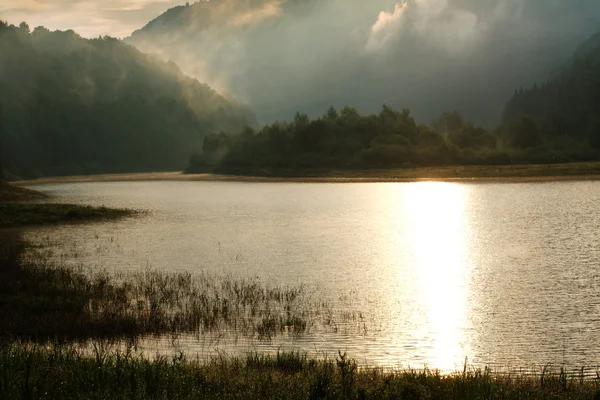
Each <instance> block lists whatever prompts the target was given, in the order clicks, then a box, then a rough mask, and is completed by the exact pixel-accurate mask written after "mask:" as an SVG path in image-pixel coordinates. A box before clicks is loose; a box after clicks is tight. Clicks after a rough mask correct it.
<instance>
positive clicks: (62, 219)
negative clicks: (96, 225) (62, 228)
mask: <svg viewBox="0 0 600 400" xmlns="http://www.w3.org/2000/svg"><path fill="white" fill-rule="evenodd" d="M135 213H136V212H135V211H132V210H126V209H113V208H107V207H90V206H79V205H73V204H33V203H0V228H15V227H21V226H31V225H53V224H60V223H74V222H87V221H99V220H110V219H117V218H122V217H126V216H130V215H134V214H135Z"/></svg>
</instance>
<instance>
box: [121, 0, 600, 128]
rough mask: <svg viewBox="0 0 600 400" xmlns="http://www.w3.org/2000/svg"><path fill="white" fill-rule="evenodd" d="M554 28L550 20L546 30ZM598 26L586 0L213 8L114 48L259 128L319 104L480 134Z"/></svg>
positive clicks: (326, 0) (200, 6)
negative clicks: (451, 121) (452, 112)
mask: <svg viewBox="0 0 600 400" xmlns="http://www.w3.org/2000/svg"><path fill="white" fill-rule="evenodd" d="M557 21H560V23H557ZM599 22H600V4H599V3H598V2H597V1H592V0H571V1H565V0H558V1H553V2H548V1H541V0H529V1H526V0H487V1H475V0H448V1H437V0H423V1H419V2H415V1H411V0H409V1H406V2H399V3H396V2H393V1H388V0H374V1H371V2H368V3H365V2H362V1H358V0H344V1H342V0H323V1H314V0H313V1H297V0H295V1H290V0H288V1H285V0H252V1H235V0H212V1H208V2H207V1H200V2H196V3H193V4H189V5H188V6H180V7H175V8H173V9H171V10H168V11H167V12H165V13H164V14H163V15H161V16H159V17H157V18H156V19H155V20H153V21H151V22H150V23H149V24H148V25H146V26H145V27H143V28H142V29H140V30H138V31H136V32H134V33H133V34H132V36H131V37H129V38H127V39H125V40H126V41H127V42H128V43H131V44H133V45H135V46H136V47H138V48H139V49H141V50H142V51H145V52H150V53H156V54H159V55H161V56H162V57H163V58H165V59H168V60H173V61H174V62H176V63H177V64H178V65H179V66H180V67H181V68H182V70H183V71H184V72H185V73H186V74H188V75H191V76H195V77H197V78H199V79H200V80H202V81H205V82H207V83H209V84H211V85H212V86H213V87H216V88H218V89H219V90H221V91H226V92H229V93H231V94H232V95H233V96H235V97H236V98H237V99H239V100H240V101H243V102H244V103H247V104H249V106H250V107H251V108H252V109H253V110H254V111H255V112H256V113H257V115H258V116H259V119H260V120H261V122H263V123H268V122H271V121H273V120H276V119H291V118H292V117H293V115H294V114H295V112H296V111H298V110H302V111H306V112H308V114H309V115H312V116H318V115H322V113H323V112H324V111H325V110H326V109H327V108H328V107H329V106H330V105H333V106H335V107H337V108H342V107H343V106H344V105H354V106H356V107H357V108H358V109H359V110H360V111H361V112H365V113H369V112H375V111H377V110H378V109H379V107H380V106H381V104H388V105H390V106H392V107H394V108H403V107H409V108H410V109H411V110H413V112H414V114H415V116H416V117H417V118H418V119H419V120H423V121H431V120H432V119H433V118H434V117H435V116H437V115H439V114H440V113H442V112H443V111H445V110H449V109H459V110H461V111H462V112H463V113H464V114H465V115H466V116H467V117H469V118H471V119H473V120H474V121H475V122H477V123H479V124H483V125H486V126H488V127H493V126H496V125H497V124H498V123H499V122H500V118H499V116H500V115H501V112H502V108H503V106H504V103H505V101H506V99H507V98H509V97H510V95H511V94H512V90H513V88H515V87H519V86H523V87H526V86H529V85H531V84H533V83H534V82H536V81H539V80H545V79H547V78H551V77H552V76H553V74H554V73H555V72H556V71H557V70H558V69H559V68H560V66H561V65H562V64H564V62H565V60H567V59H568V58H569V57H570V56H571V54H572V53H573V49H574V48H575V47H576V46H577V44H579V43H581V42H582V41H583V40H585V39H586V38H588V37H589V36H590V35H591V34H593V33H594V32H595V31H596V29H597V26H598V25H599Z"/></svg>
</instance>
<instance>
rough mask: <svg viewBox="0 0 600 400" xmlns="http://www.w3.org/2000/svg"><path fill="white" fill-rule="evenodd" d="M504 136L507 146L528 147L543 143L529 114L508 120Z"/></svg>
mask: <svg viewBox="0 0 600 400" xmlns="http://www.w3.org/2000/svg"><path fill="white" fill-rule="evenodd" d="M505 138H506V140H507V142H508V144H509V146H511V147H514V148H517V149H529V148H532V147H537V146H541V145H542V144H543V140H542V136H541V134H540V131H539V129H538V126H537V124H536V122H535V121H534V120H533V118H532V117H531V116H530V115H522V116H520V117H518V118H515V119H513V120H512V121H510V122H509V123H508V126H507V127H506V131H505Z"/></svg>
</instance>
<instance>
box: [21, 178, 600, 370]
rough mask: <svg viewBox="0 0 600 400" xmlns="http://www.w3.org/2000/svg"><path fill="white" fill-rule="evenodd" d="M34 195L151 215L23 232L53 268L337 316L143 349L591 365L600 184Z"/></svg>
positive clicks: (211, 187)
mask: <svg viewBox="0 0 600 400" xmlns="http://www.w3.org/2000/svg"><path fill="white" fill-rule="evenodd" d="M34 188H35V189H36V190H40V191H42V192H45V193H48V194H50V195H52V196H54V198H52V199H51V200H52V201H57V202H72V203H78V204H90V205H105V206H109V207H126V208H134V209H140V210H145V211H147V213H144V214H142V215H139V216H136V217H134V218H127V219H124V220H120V221H113V222H105V223H104V222H103V223H94V224H85V225H69V226H61V227H44V228H35V229H30V230H28V231H27V232H26V235H25V238H26V239H27V240H30V241H33V242H40V243H50V245H51V246H50V247H51V250H52V254H53V257H54V258H55V259H56V260H58V261H60V262H62V263H66V264H68V265H73V266H79V265H83V266H86V267H91V268H93V269H98V270H100V269H105V270H107V271H109V272H127V271H140V270H148V269H150V270H155V271H165V272H182V271H187V272H190V273H191V274H192V275H198V276H200V275H201V274H210V275H211V276H229V277H233V278H236V279H251V278H257V279H258V280H259V281H260V282H263V283H265V284H267V285H272V286H280V287H298V286H300V285H302V286H303V290H304V291H305V292H306V293H307V296H308V298H309V299H310V302H323V303H326V304H325V306H324V309H329V308H331V310H334V311H332V315H333V316H334V317H335V318H333V321H332V322H331V324H330V325H328V326H327V327H326V329H325V328H322V327H321V325H322V324H321V323H318V324H317V323H315V324H314V326H311V328H312V329H308V330H307V331H306V332H305V333H304V334H302V335H298V334H294V332H286V333H284V334H283V335H278V336H276V337H274V338H272V340H267V341H265V340H255V339H252V340H251V339H243V338H240V337H236V335H228V334H227V333H226V332H222V333H218V334H215V333H211V334H207V335H203V336H201V337H196V336H195V335H190V336H185V335H183V336H180V337H179V338H177V339H175V340H174V339H173V338H164V339H162V340H152V339H149V340H147V341H143V342H142V343H140V345H139V346H140V348H141V350H142V351H145V352H147V353H153V352H156V351H157V350H158V351H162V352H167V353H173V352H174V351H177V350H183V351H186V352H187V353H193V354H200V355H207V354H208V355H209V354H214V353H215V352H219V351H227V352H240V351H241V352H244V351H248V350H260V351H275V352H276V351H277V349H280V348H281V349H285V350H302V351H307V352H309V353H316V354H331V355H335V354H337V351H338V350H341V351H347V352H348V354H349V355H350V356H352V357H354V358H356V359H357V361H359V362H363V363H365V364H368V365H387V366H390V365H391V366H404V367H407V366H410V367H422V366H424V365H427V366H429V367H431V368H440V369H443V370H445V369H456V368H461V367H462V365H463V363H464V361H465V358H468V361H469V364H472V365H489V366H491V367H493V368H498V369H504V368H509V369H510V368H517V367H525V368H527V367H532V368H535V367H537V366H540V365H546V364H556V365H565V366H568V367H573V368H577V367H581V366H587V367H594V366H596V365H598V364H599V363H598V360H600V336H599V335H598V331H599V330H600V235H598V233H597V230H598V227H599V226H600V209H599V208H598V199H599V198H600V182H561V183H526V184H454V183H368V184H301V183H234V182H167V181H165V182H98V183H71V184H48V185H40V186H35V187H34ZM309 322H310V321H309ZM321 328H322V329H321Z"/></svg>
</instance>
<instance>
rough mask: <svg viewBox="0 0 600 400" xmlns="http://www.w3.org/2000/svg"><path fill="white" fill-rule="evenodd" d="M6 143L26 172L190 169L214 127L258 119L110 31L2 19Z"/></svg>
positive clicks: (11, 161)
mask: <svg viewBox="0 0 600 400" xmlns="http://www.w3.org/2000/svg"><path fill="white" fill-rule="evenodd" d="M0 54H2V57H0V103H2V104H3V106H4V107H3V108H4V123H3V129H2V138H1V139H2V146H3V148H4V151H3V158H4V165H5V167H6V168H7V170H8V171H10V172H12V173H14V174H17V175H22V176H35V175H40V174H42V175H60V174H79V173H100V172H121V171H136V170H168V169H181V168H182V167H183V166H185V160H186V159H187V157H188V156H189V154H190V152H191V151H192V150H193V149H194V148H201V144H202V140H203V137H204V135H205V134H208V133H211V132H213V131H221V130H225V131H232V130H240V129H242V128H243V127H244V126H246V125H255V124H256V120H255V117H254V115H253V114H252V112H251V111H250V110H249V109H247V108H246V107H245V106H242V105H240V104H238V103H237V102H235V101H232V100H229V99H226V98H225V97H223V96H221V95H219V94H218V93H217V92H215V91H214V90H213V89H211V88H210V87H209V86H207V85H205V84H202V83H200V82H198V81H197V80H196V79H193V78H189V77H187V76H185V75H184V74H183V73H182V72H181V71H180V70H179V68H178V67H177V66H176V65H175V64H173V63H166V62H164V61H161V60H160V59H158V58H157V57H153V56H148V55H145V54H143V53H141V52H140V51H138V50H137V49H135V48H134V47H132V46H129V45H127V44H125V43H123V42H121V41H119V40H116V39H112V38H109V37H104V38H98V39H91V40H88V39H83V38H81V37H80V36H79V35H77V34H76V33H75V32H73V31H64V32H62V31H56V32H50V31H48V30H47V29H45V28H43V27H38V28H36V29H35V30H33V32H30V30H29V27H28V26H27V25H26V24H21V26H20V27H15V26H8V25H6V24H4V23H0Z"/></svg>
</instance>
